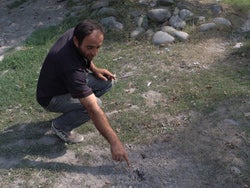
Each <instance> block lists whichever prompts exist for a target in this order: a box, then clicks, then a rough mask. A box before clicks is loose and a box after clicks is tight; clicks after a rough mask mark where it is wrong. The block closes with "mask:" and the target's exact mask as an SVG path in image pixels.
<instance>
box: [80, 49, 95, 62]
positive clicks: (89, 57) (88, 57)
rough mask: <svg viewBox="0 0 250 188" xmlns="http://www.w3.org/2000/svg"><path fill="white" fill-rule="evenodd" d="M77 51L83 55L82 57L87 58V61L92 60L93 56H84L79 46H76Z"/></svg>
mask: <svg viewBox="0 0 250 188" xmlns="http://www.w3.org/2000/svg"><path fill="white" fill-rule="evenodd" d="M77 51H78V52H79V54H80V55H81V56H83V57H84V58H86V59H88V60H89V61H92V60H93V58H94V57H92V56H86V54H85V53H84V52H83V51H82V50H81V48H79V47H77Z"/></svg>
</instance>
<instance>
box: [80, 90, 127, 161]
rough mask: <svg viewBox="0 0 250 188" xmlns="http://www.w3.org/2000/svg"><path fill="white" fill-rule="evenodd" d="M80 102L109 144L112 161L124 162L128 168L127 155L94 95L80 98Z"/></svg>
mask: <svg viewBox="0 0 250 188" xmlns="http://www.w3.org/2000/svg"><path fill="white" fill-rule="evenodd" d="M80 102H81V103H82V105H84V107H85V108H86V109H87V111H88V113H89V115H90V118H91V119H92V121H93V122H94V125H95V127H96V128H97V130H98V131H99V132H100V133H101V135H102V136H103V137H104V138H105V139H106V140H107V141H108V142H109V144H110V148H111V154H112V159H113V160H115V161H123V160H125V161H126V162H127V164H128V166H130V161H129V159H128V155H127V153H126V151H125V148H124V146H123V144H122V143H121V141H120V139H119V138H118V136H117V134H116V133H115V131H114V130H113V129H112V127H111V126H110V124H109V121H108V119H107V116H106V115H105V113H104V112H103V110H102V109H101V108H100V106H99V105H98V104H97V99H96V97H95V95H94V94H91V95H89V96H88V97H85V98H81V99H80Z"/></svg>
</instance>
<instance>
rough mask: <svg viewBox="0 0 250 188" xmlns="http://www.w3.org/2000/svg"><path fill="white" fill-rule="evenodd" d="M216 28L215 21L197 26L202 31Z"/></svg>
mask: <svg viewBox="0 0 250 188" xmlns="http://www.w3.org/2000/svg"><path fill="white" fill-rule="evenodd" d="M214 28H216V24H215V23H205V24H201V25H200V27H199V30H200V31H202V32H204V31H208V30H211V29H214Z"/></svg>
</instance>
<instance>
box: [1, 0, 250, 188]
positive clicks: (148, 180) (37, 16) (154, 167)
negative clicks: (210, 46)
mask: <svg viewBox="0 0 250 188" xmlns="http://www.w3.org/2000/svg"><path fill="white" fill-rule="evenodd" d="M11 2H12V1H7V0H6V1H4V0H2V1H1V2H0V7H1V8H0V29H1V32H0V44H1V46H0V55H1V56H3V55H4V53H5V51H6V50H7V49H9V48H12V47H17V46H19V44H20V43H21V42H22V41H24V40H25V39H26V38H27V36H29V35H30V34H31V33H32V32H33V31H34V30H35V29H37V28H38V27H42V26H48V25H53V24H57V23H59V22H60V21H61V20H62V19H63V16H64V15H65V14H66V13H67V11H68V10H67V9H66V8H65V5H64V2H60V3H59V2H56V0H46V6H44V4H45V3H44V1H34V2H33V3H29V1H28V2H27V3H25V4H24V5H22V6H21V7H19V8H16V9H13V10H8V8H6V5H7V4H9V3H11ZM42 5H43V6H42ZM55 12H56V14H55ZM24 18H25V19H24ZM10 31H11V32H10ZM219 48H220V47H219ZM217 53H223V51H221V52H218V51H217ZM150 94H151V95H154V94H155V95H157V96H158V93H157V92H153V91H152V92H151V93H150ZM152 97H154V96H151V97H150V98H152ZM158 97H159V96H158ZM150 98H149V99H148V101H146V104H148V105H149V107H150V105H152V101H150ZM146 100H147V98H146ZM249 102H250V101H247V103H248V104H249ZM248 107H249V105H246V103H242V104H241V103H239V104H235V105H230V104H224V105H223V106H221V107H218V109H216V110H215V111H213V112H211V113H210V114H208V115H206V116H205V117H204V115H203V114H201V113H198V112H189V114H183V115H180V116H178V117H166V116H165V115H162V116H160V115H157V114H156V117H155V118H156V119H158V120H159V119H160V121H164V120H165V119H167V118H172V120H173V121H176V122H177V121H178V125H179V126H178V128H177V129H176V130H177V131H176V133H175V134H171V135H168V134H166V135H164V136H162V137H161V138H157V139H154V140H152V141H151V142H149V143H148V144H145V145H143V146H135V145H130V144H126V148H127V150H128V154H129V157H130V160H131V162H132V167H130V168H128V167H127V166H126V164H125V163H114V162H113V161H111V159H110V151H109V148H108V147H104V148H99V147H97V146H93V145H87V146H79V149H78V150H77V152H76V151H75V150H74V151H73V150H71V149H67V147H62V148H63V149H61V150H60V152H58V154H57V155H56V156H55V154H54V153H53V154H51V156H50V155H49V156H44V157H43V156H41V157H39V158H36V159H33V158H32V159H30V158H29V156H25V155H24V156H22V157H15V156H13V157H11V158H8V159H6V158H4V157H1V156H0V167H1V168H2V169H11V168H12V167H14V166H15V165H16V164H18V163H19V162H21V161H24V160H25V161H26V162H27V165H28V166H29V167H31V168H41V167H42V166H43V164H45V163H46V165H47V166H48V165H50V167H51V169H52V171H53V166H60V165H61V169H62V172H61V175H60V176H59V177H58V178H57V179H56V182H55V184H54V185H53V187H56V188H59V187H61V188H66V187H95V188H96V187H130V188H132V187H145V188H147V187H169V188H171V187H173V188H175V187H176V188H182V187H183V188H185V187H234V188H235V187H239V188H242V187H245V188H247V187H250V182H249V178H248V179H244V178H243V179H240V176H241V174H245V173H246V172H248V173H249V156H250V153H249V151H250V150H249V141H248V140H247V139H248V138H247V135H245V133H244V131H241V129H240V126H241V125H247V124H249V120H248V119H232V115H235V113H240V112H248V111H249V109H248ZM236 109H237V111H236ZM111 114H112V113H111ZM187 117H188V118H187ZM16 129H18V131H19V134H25V131H26V130H28V129H29V125H23V126H21V127H12V128H10V129H9V130H7V131H6V132H4V133H2V136H6V135H8V134H14V133H13V132H15V130H16ZM37 132H40V133H43V134H44V136H43V137H40V138H38V140H33V141H32V142H31V141H30V140H29V141H28V140H26V139H25V138H24V139H17V140H16V142H14V143H10V144H9V145H8V146H6V147H10V148H11V147H21V148H22V147H24V145H25V147H27V145H28V146H30V147H32V146H34V145H35V143H37V142H39V143H44V145H45V146H48V147H56V145H57V144H58V143H59V141H58V139H57V138H55V137H54V136H52V135H51V133H50V130H49V128H48V127H47V126H41V128H40V129H39V130H37ZM95 136H96V133H91V134H89V135H86V139H87V140H88V139H91V138H93V137H95ZM86 158H88V159H86ZM82 161H85V162H84V163H83V162H82ZM86 161H88V162H87V165H86ZM41 171H42V168H41ZM239 179H240V180H239ZM0 180H1V178H0ZM22 181H23V180H22V179H15V180H14V181H13V182H11V184H10V185H8V187H12V186H13V187H18V185H19V184H20V182H22ZM26 181H27V180H26ZM44 181H46V180H45V177H42V178H41V177H40V176H39V174H35V175H34V178H32V179H30V180H28V181H27V183H26V185H27V186H28V187H33V186H34V185H37V184H39V182H40V183H42V182H44Z"/></svg>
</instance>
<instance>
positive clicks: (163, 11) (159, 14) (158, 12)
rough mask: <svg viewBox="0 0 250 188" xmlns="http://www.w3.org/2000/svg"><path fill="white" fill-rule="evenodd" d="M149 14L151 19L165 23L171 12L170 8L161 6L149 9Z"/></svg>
mask: <svg viewBox="0 0 250 188" xmlns="http://www.w3.org/2000/svg"><path fill="white" fill-rule="evenodd" d="M147 15H148V17H149V18H150V19H151V20H153V21H155V22H160V23H163V22H165V21H167V20H168V19H169V18H170V17H171V12H170V10H169V9H168V8H159V9H152V10H149V11H148V14H147Z"/></svg>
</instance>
